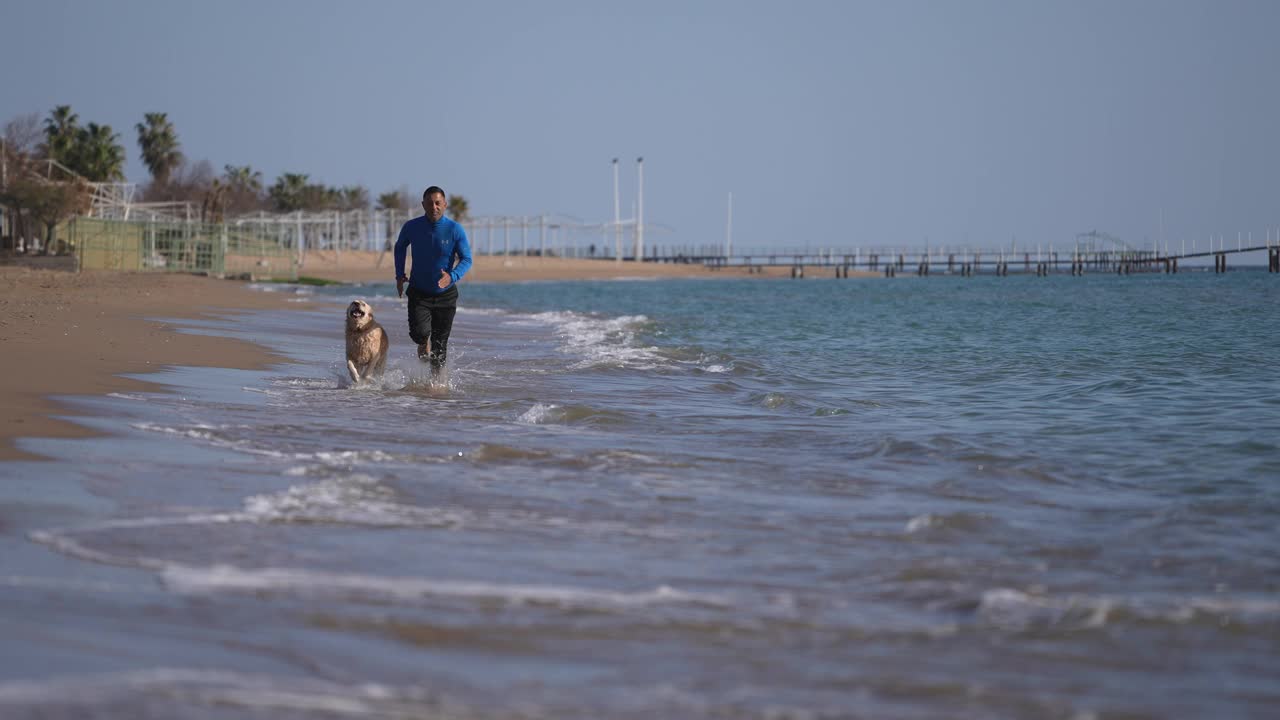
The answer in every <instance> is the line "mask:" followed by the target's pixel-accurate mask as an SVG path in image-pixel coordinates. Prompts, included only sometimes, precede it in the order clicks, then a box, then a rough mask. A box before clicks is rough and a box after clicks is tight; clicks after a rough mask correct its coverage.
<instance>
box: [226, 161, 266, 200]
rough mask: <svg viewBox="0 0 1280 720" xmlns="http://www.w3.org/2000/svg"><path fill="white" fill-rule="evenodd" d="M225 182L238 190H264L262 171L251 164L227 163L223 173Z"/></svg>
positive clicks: (254, 191)
mask: <svg viewBox="0 0 1280 720" xmlns="http://www.w3.org/2000/svg"><path fill="white" fill-rule="evenodd" d="M222 179H223V182H225V183H226V184H227V186H229V187H230V188H232V189H233V190H236V191H244V192H251V193H254V194H257V193H260V192H262V173H260V172H258V171H257V170H254V169H253V167H252V166H249V165H240V166H236V165H225V166H223V173H222Z"/></svg>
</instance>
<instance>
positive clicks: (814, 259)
mask: <svg viewBox="0 0 1280 720" xmlns="http://www.w3.org/2000/svg"><path fill="white" fill-rule="evenodd" d="M1264 251H1265V252H1266V253H1267V271H1268V272H1270V273H1280V245H1276V244H1268V245H1255V246H1251V247H1243V246H1242V245H1238V246H1237V247H1235V248H1226V247H1221V246H1220V247H1219V248H1217V249H1213V250H1206V251H1193V252H1182V253H1167V252H1158V251H1155V250H1145V251H1144V250H1095V249H1088V250H1072V251H1069V252H1065V253H1064V252H1059V251H1056V250H1051V251H1047V252H1042V251H1036V252H1031V251H1025V252H1017V253H1014V252H1009V251H1000V250H966V251H963V252H945V253H940V252H936V251H918V250H917V251H915V252H912V251H907V250H901V251H889V252H885V251H868V252H862V251H853V252H846V251H843V250H836V249H831V250H823V251H819V252H816V253H805V252H801V253H783V252H777V253H769V254H763V255H762V254H750V255H748V254H743V255H735V256H726V255H716V254H704V255H693V254H683V253H674V254H671V255H668V256H661V257H650V258H645V262H661V263H691V264H699V265H705V266H707V267H709V268H712V269H720V268H743V269H746V271H747V272H748V273H751V272H760V271H762V269H763V268H765V267H790V268H791V277H793V278H797V279H799V278H803V277H805V276H806V274H808V275H809V276H815V275H817V274H818V273H821V274H828V275H829V274H834V276H835V277H837V278H847V277H849V272H850V271H851V270H852V271H869V272H875V273H880V274H883V275H884V277H897V276H898V275H908V274H911V275H916V276H919V277H928V276H930V275H959V276H961V277H973V276H975V275H994V276H997V277H1007V276H1009V275H1010V273H1013V274H1017V275H1033V274H1034V275H1035V276H1037V277H1048V276H1049V275H1071V276H1073V277H1081V276H1084V275H1093V274H1116V275H1130V274H1135V273H1169V274H1174V273H1177V272H1179V270H1185V269H1186V268H1185V265H1186V261H1187V260H1196V259H1207V258H1210V257H1212V258H1213V262H1214V265H1213V268H1214V270H1213V271H1214V273H1217V274H1221V273H1225V272H1227V270H1228V267H1229V264H1228V256H1232V255H1242V254H1244V253H1257V252H1264ZM1180 263H1181V265H1182V266H1181V267H1180Z"/></svg>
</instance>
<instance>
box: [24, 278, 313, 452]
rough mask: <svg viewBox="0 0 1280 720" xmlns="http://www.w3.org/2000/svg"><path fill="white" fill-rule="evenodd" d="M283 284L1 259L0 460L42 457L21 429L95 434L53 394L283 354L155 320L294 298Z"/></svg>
mask: <svg viewBox="0 0 1280 720" xmlns="http://www.w3.org/2000/svg"><path fill="white" fill-rule="evenodd" d="M290 297H296V296H293V295H286V294H282V293H265V292H257V291H253V290H250V289H249V288H248V287H247V285H246V284H245V283H241V282H236V281H228V280H218V279H215V278H209V277H200V276H195V275H180V274H169V273H126V272H112V271H85V272H82V273H74V272H66V271H57V270H41V269H30V268H23V267H15V266H0V341H2V342H3V345H4V352H3V354H2V355H0V461H6V460H45V459H47V458H45V457H43V456H40V455H34V454H32V453H28V452H24V451H22V450H19V449H18V447H17V445H16V440H17V438H20V437H46V438H75V437H96V436H101V435H102V433H100V432H97V431H95V430H91V429H89V428H87V427H85V426H84V425H81V424H79V423H76V422H73V421H71V420H64V419H61V418H60V417H58V416H59V415H67V414H68V408H67V406H66V405H65V404H64V403H62V402H61V401H60V400H59V399H58V396H62V395H105V394H107V393H111V392H124V391H129V390H135V391H146V392H156V391H162V390H163V389H164V386H162V385H159V384H156V383H151V382H148V381H146V380H140V379H135V378H129V377H124V375H125V374H136V373H147V372H153V371H156V370H159V369H161V368H163V367H165V366H171V365H187V366H196V367H228V368H242V369H249V370H258V369H262V368H266V367H268V366H270V365H272V364H275V363H279V362H285V361H286V359H285V358H284V357H282V356H280V355H277V354H275V353H272V352H270V351H269V350H267V349H266V348H264V347H261V346H259V345H256V344H254V343H250V342H247V341H244V340H238V339H235V338H227V337H215V336H209V335H196V334H190V333H179V332H177V331H176V330H175V328H174V327H173V326H171V325H170V324H169V323H167V322H165V321H163V320H152V319H148V318H157V317H162V318H174V319H182V318H199V317H208V316H222V315H227V314H232V313H235V312H237V311H244V310H255V309H276V308H282V307H289V306H293V305H296V303H290V302H288V298H290Z"/></svg>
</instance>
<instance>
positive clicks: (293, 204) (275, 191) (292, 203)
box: [267, 173, 311, 212]
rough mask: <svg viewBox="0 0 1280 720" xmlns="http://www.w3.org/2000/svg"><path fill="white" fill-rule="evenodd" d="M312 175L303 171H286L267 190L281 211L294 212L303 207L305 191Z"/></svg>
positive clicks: (277, 208) (273, 202)
mask: <svg viewBox="0 0 1280 720" xmlns="http://www.w3.org/2000/svg"><path fill="white" fill-rule="evenodd" d="M310 177H311V176H309V175H305V174H303V173H285V174H283V175H281V176H280V177H278V178H276V183H275V184H274V185H272V186H271V189H270V190H268V191H267V195H268V196H270V198H271V203H272V204H273V205H275V208H276V210H279V211H280V212H293V211H294V210H301V209H302V208H303V202H304V200H303V193H304V192H305V191H306V189H307V180H309V179H310Z"/></svg>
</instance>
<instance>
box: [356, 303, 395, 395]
mask: <svg viewBox="0 0 1280 720" xmlns="http://www.w3.org/2000/svg"><path fill="white" fill-rule="evenodd" d="M390 346H391V341H390V340H388V339H387V333H386V331H385V330H383V329H382V326H381V325H379V324H378V323H377V321H375V320H374V319H373V308H371V307H369V303H367V302H365V301H363V300H353V301H352V302H351V304H350V305H348V306H347V372H349V373H351V380H352V381H353V382H357V383H358V382H361V381H364V380H368V379H369V378H371V377H381V376H382V369H383V367H384V366H385V365H386V364H387V348H388V347H390Z"/></svg>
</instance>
